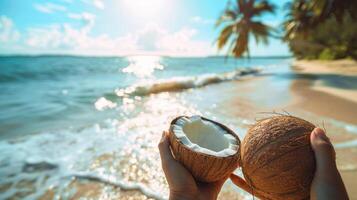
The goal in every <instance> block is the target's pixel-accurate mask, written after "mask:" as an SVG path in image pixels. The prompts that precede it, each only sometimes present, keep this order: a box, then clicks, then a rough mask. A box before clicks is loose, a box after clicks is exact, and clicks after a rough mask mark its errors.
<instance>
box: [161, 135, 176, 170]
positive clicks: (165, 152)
mask: <svg viewBox="0 0 357 200" xmlns="http://www.w3.org/2000/svg"><path fill="white" fill-rule="evenodd" d="M158 147H159V151H160V157H161V162H162V165H163V166H164V165H165V166H166V165H168V164H169V162H172V161H175V159H174V158H173V156H172V153H171V150H170V141H169V137H168V133H167V132H166V131H164V132H163V133H162V137H161V140H160V142H159V145H158Z"/></svg>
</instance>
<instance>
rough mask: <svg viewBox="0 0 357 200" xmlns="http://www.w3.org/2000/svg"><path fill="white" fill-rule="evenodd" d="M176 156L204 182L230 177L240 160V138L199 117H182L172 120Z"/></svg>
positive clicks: (219, 125)
mask: <svg viewBox="0 0 357 200" xmlns="http://www.w3.org/2000/svg"><path fill="white" fill-rule="evenodd" d="M169 132H170V142H171V149H172V152H173V154H174V156H175V159H176V160H178V161H179V162H181V163H182V164H183V165H184V166H185V167H186V168H187V169H188V170H189V171H190V172H191V173H192V175H193V176H194V177H195V178H196V179H197V180H200V181H203V182H214V181H218V180H220V179H222V178H224V177H227V176H229V174H231V173H232V172H233V171H234V170H235V169H236V168H237V167H238V163H239V159H240V149H239V148H240V140H239V138H238V136H237V135H236V134H235V133H234V132H233V131H232V130H230V129H229V128H227V127H226V126H224V125H223V124H220V123H218V122H215V121H213V120H209V119H206V118H204V117H200V116H192V117H187V116H180V117H177V118H176V119H174V120H173V121H172V122H171V126H170V131H169Z"/></svg>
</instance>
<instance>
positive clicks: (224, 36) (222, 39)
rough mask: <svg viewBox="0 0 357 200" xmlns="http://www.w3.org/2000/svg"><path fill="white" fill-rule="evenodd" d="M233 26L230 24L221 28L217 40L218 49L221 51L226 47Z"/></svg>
mask: <svg viewBox="0 0 357 200" xmlns="http://www.w3.org/2000/svg"><path fill="white" fill-rule="evenodd" d="M234 25H235V24H230V25H227V26H226V27H224V28H223V30H222V31H221V33H220V35H219V37H218V39H217V47H218V49H222V48H223V47H224V46H225V45H226V43H227V41H228V40H229V38H230V37H231V36H232V33H233V29H234Z"/></svg>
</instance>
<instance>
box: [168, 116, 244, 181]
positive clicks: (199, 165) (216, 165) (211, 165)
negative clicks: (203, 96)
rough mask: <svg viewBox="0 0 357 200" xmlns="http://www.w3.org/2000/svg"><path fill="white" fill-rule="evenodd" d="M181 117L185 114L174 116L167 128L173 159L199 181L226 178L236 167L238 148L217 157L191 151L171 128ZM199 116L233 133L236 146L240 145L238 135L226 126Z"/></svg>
mask: <svg viewBox="0 0 357 200" xmlns="http://www.w3.org/2000/svg"><path fill="white" fill-rule="evenodd" d="M181 117H185V116H180V117H177V118H175V119H174V120H173V121H172V122H171V126H170V129H169V133H170V134H169V135H170V143H171V149H172V152H173V154H174V157H175V159H176V160H178V161H179V162H180V163H182V164H183V165H184V166H185V168H186V169H188V170H189V171H190V172H191V174H192V175H193V176H194V177H195V179H197V180H199V181H202V182H215V181H218V180H221V179H223V178H227V177H228V176H229V175H230V174H231V173H232V172H233V171H234V170H235V169H236V168H237V167H238V163H239V159H240V150H239V149H238V151H237V153H235V154H234V155H231V156H226V157H217V156H213V155H208V154H203V153H200V152H195V151H192V150H191V149H189V148H188V147H186V146H185V145H183V144H182V143H181V142H180V140H178V139H177V137H176V135H175V134H174V133H173V130H172V125H174V124H175V123H176V121H177V120H178V119H180V118H181ZM201 118H202V119H203V120H206V121H209V122H212V123H214V124H216V125H218V126H219V127H221V128H222V129H223V130H225V131H226V132H227V133H229V134H231V135H233V136H234V138H236V140H237V143H238V146H240V140H239V138H238V136H237V135H236V134H235V133H234V132H233V131H232V130H230V129H229V128H228V127H226V126H224V125H223V124H220V123H218V122H215V121H213V120H209V119H207V118H204V117H201Z"/></svg>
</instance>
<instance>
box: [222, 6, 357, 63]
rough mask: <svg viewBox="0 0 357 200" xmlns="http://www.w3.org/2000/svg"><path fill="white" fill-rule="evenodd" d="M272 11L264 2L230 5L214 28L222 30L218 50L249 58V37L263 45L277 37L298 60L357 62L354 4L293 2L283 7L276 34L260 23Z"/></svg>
mask: <svg viewBox="0 0 357 200" xmlns="http://www.w3.org/2000/svg"><path fill="white" fill-rule="evenodd" d="M275 10H276V7H275V5H273V4H271V3H270V2H269V1H266V0H263V1H262V0H236V2H235V3H232V2H231V1H230V2H229V3H228V4H227V7H226V9H225V10H224V12H223V14H222V15H221V17H220V18H219V19H218V20H217V24H216V26H217V27H223V28H222V30H221V32H220V34H219V37H218V39H217V47H218V49H224V48H225V49H226V50H227V55H230V56H234V57H241V56H243V55H247V56H249V45H248V43H249V38H250V37H254V38H255V40H256V42H257V43H259V42H263V43H265V44H267V43H268V37H278V38H280V39H282V40H283V41H285V42H287V43H288V45H289V48H290V50H291V51H292V53H293V54H294V56H296V57H297V58H301V59H329V60H331V59H341V58H353V59H357V0H292V1H291V2H289V3H287V4H286V5H285V6H284V11H286V10H287V16H286V19H285V21H284V22H283V24H282V25H281V27H280V28H279V29H278V30H277V29H273V28H272V27H270V26H269V25H267V24H264V23H263V22H262V21H261V16H262V15H263V14H266V13H274V12H275Z"/></svg>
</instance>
